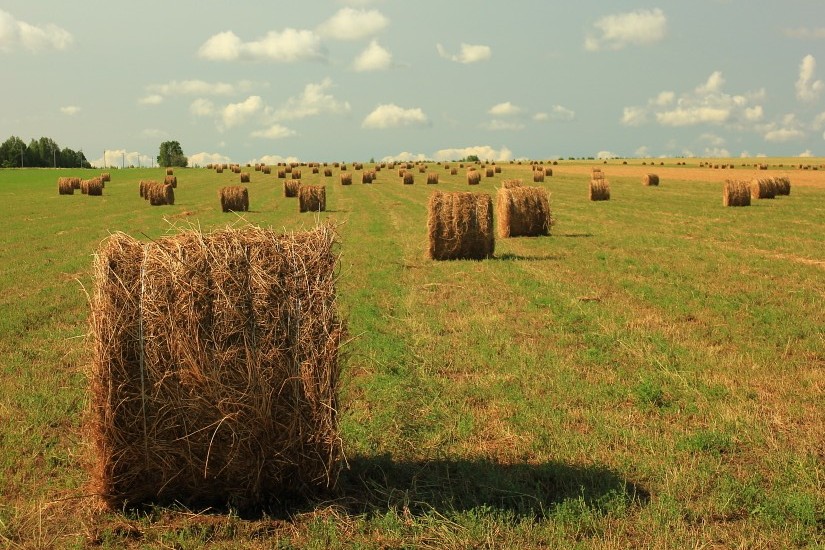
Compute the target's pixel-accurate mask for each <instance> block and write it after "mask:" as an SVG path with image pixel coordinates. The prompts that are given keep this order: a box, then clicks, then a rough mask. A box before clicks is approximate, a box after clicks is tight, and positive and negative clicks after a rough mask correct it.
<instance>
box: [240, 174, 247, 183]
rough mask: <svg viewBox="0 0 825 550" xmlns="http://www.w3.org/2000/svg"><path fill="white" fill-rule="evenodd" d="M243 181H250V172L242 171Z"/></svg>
mask: <svg viewBox="0 0 825 550" xmlns="http://www.w3.org/2000/svg"><path fill="white" fill-rule="evenodd" d="M241 183H249V172H241Z"/></svg>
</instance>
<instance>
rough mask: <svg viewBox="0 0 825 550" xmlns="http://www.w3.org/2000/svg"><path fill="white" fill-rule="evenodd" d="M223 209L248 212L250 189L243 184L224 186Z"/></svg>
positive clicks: (222, 190) (222, 194)
mask: <svg viewBox="0 0 825 550" xmlns="http://www.w3.org/2000/svg"><path fill="white" fill-rule="evenodd" d="M221 210H222V211H224V212H248V211H249V190H248V189H247V188H246V187H243V186H241V185H229V186H227V187H222V188H221Z"/></svg>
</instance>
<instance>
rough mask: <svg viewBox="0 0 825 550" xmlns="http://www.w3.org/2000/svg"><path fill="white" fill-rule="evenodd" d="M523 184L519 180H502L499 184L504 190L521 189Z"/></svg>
mask: <svg viewBox="0 0 825 550" xmlns="http://www.w3.org/2000/svg"><path fill="white" fill-rule="evenodd" d="M522 184H523V182H522V180H520V179H513V180H503V181H502V182H501V186H502V187H503V188H504V189H513V188H515V187H521V186H522Z"/></svg>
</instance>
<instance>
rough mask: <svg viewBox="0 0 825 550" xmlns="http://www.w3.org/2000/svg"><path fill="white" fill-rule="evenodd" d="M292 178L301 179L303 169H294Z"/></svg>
mask: <svg viewBox="0 0 825 550" xmlns="http://www.w3.org/2000/svg"><path fill="white" fill-rule="evenodd" d="M292 179H294V180H299V179H301V171H300V170H295V169H293V170H292Z"/></svg>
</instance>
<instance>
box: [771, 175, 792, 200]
mask: <svg viewBox="0 0 825 550" xmlns="http://www.w3.org/2000/svg"><path fill="white" fill-rule="evenodd" d="M773 180H774V184H775V185H774V188H775V189H776V195H777V196H779V195H783V196H787V195H790V194H791V180H790V178H788V176H777V177H775V178H773Z"/></svg>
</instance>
